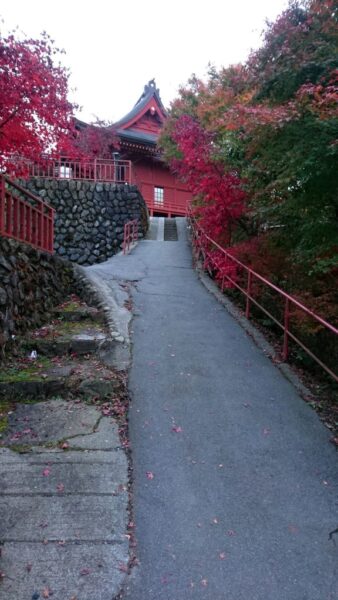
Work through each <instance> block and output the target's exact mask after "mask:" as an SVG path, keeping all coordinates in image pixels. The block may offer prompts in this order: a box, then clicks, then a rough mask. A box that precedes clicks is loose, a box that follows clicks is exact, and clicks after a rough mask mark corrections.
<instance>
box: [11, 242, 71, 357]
mask: <svg viewBox="0 0 338 600" xmlns="http://www.w3.org/2000/svg"><path fill="white" fill-rule="evenodd" d="M73 286H74V275H73V265H72V264H71V263H69V262H67V261H64V260H62V259H61V258H59V257H57V256H55V255H54V256H52V255H51V254H47V253H45V252H41V251H39V250H36V249H35V248H33V247H31V246H28V245H26V244H20V243H19V242H16V241H14V240H11V239H6V238H1V237H0V350H1V348H4V347H5V345H6V344H7V343H8V342H10V341H11V338H12V335H17V334H18V333H21V332H24V331H26V330H28V329H31V328H33V327H37V326H39V325H40V324H42V323H43V322H45V321H46V319H47V318H48V316H49V311H50V310H51V308H53V306H56V305H57V304H59V303H61V302H62V301H63V300H64V299H65V296H66V295H67V294H69V293H71V292H72V291H73ZM0 358H1V357H0Z"/></svg>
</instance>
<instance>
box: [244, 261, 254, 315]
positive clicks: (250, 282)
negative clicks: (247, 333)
mask: <svg viewBox="0 0 338 600" xmlns="http://www.w3.org/2000/svg"><path fill="white" fill-rule="evenodd" d="M251 284H252V272H251V269H249V271H248V285H247V290H246V293H247V297H246V306H245V316H246V318H247V319H248V318H249V317H250V296H251Z"/></svg>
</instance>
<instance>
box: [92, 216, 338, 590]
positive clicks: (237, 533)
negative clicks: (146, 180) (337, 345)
mask: <svg viewBox="0 0 338 600" xmlns="http://www.w3.org/2000/svg"><path fill="white" fill-rule="evenodd" d="M178 223H179V229H180V231H179V241H178V242H159V241H155V240H156V238H155V240H154V241H144V242H142V243H140V244H139V245H138V247H137V248H136V249H135V250H134V251H133V253H132V254H131V255H129V256H128V257H121V258H119V259H118V260H112V261H109V262H108V263H104V264H102V265H98V266H96V267H91V268H90V269H94V270H95V273H96V274H99V276H100V277H102V278H103V280H105V281H106V282H108V283H109V282H110V281H112V279H113V278H114V277H115V278H116V277H117V278H121V279H123V278H125V279H131V280H134V282H135V291H134V294H133V298H134V312H135V318H134V321H133V324H132V330H133V333H132V337H133V362H132V368H131V381H130V386H131V392H132V396H133V400H132V407H131V411H130V435H131V441H132V449H133V461H134V511H135V515H134V517H135V524H136V536H137V540H138V549H137V553H138V557H139V559H140V566H139V567H138V568H135V569H133V575H132V576H131V578H130V580H129V582H128V586H127V589H126V590H125V598H128V599H129V600H186V599H191V598H192V599H194V598H197V599H198V598H201V599H205V600H335V599H337V598H338V577H337V573H338V569H337V566H338V555H337V550H338V540H337V546H335V544H334V543H333V541H332V540H331V541H329V540H328V534H329V532H330V531H332V530H333V529H335V528H336V527H337V526H338V514H337V487H335V483H334V476H335V467H336V454H335V450H334V448H333V447H332V446H331V444H330V443H329V435H328V432H327V430H326V429H325V427H324V426H323V425H322V424H321V423H320V421H319V420H318V417H317V416H316V414H315V413H314V412H313V411H312V410H311V409H310V408H309V407H308V406H307V405H306V404H305V403H304V402H303V401H302V400H301V399H300V397H299V396H298V395H297V393H296V392H295V390H294V388H293V387H292V385H291V384H290V383H289V382H288V381H287V380H286V379H285V378H284V377H283V375H282V374H281V373H280V372H279V371H278V370H277V369H276V368H275V367H274V366H273V364H272V363H271V362H270V361H269V360H268V359H267V358H266V357H265V356H264V355H263V353H262V352H261V350H259V349H258V348H257V347H256V346H255V345H254V343H253V342H252V340H251V339H250V338H249V337H248V336H247V334H246V333H245V332H244V331H243V330H242V328H241V327H240V326H239V325H238V323H237V322H236V321H235V320H234V319H233V318H232V317H230V316H229V315H228V313H227V312H226V310H225V309H224V308H223V307H222V306H220V305H219V304H218V303H217V301H216V300H215V299H214V298H213V297H212V296H211V295H210V294H209V293H208V292H207V291H206V290H205V288H204V287H203V286H202V284H201V283H200V282H199V280H198V278H197V275H196V273H195V272H194V271H193V270H192V268H191V257H190V250H189V247H188V245H187V242H186V239H185V232H184V221H183V220H178ZM336 537H338V536H336Z"/></svg>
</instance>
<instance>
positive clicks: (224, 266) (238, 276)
mask: <svg viewBox="0 0 338 600" xmlns="http://www.w3.org/2000/svg"><path fill="white" fill-rule="evenodd" d="M189 223H190V225H191V229H192V241H193V245H194V249H195V252H196V256H197V258H198V256H202V257H203V261H204V266H205V267H207V268H210V269H211V270H212V271H213V273H214V274H215V276H216V278H217V279H218V280H219V281H220V285H221V289H222V291H224V289H226V288H228V289H229V288H233V289H237V290H239V291H240V292H241V294H243V295H244V296H245V298H246V301H245V316H246V318H247V319H249V318H250V314H251V308H252V306H255V307H256V308H258V309H259V311H261V312H263V313H264V314H265V315H266V316H267V317H268V318H269V319H270V320H271V321H272V322H273V323H274V324H275V325H277V326H278V327H279V328H280V329H281V330H282V331H283V348H282V359H283V360H287V358H288V356H289V341H290V340H292V341H293V342H294V343H295V344H296V345H297V346H299V347H300V348H302V350H303V351H304V352H305V353H306V354H307V355H308V356H310V357H311V358H312V359H313V360H314V361H315V362H316V363H317V364H319V365H320V366H321V367H322V369H324V371H326V373H328V374H329V375H330V376H331V377H332V378H333V379H334V380H335V381H337V382H338V371H335V372H334V371H333V369H331V368H330V367H329V366H328V365H327V364H325V363H324V362H323V360H321V358H319V357H318V356H317V355H316V354H315V353H314V352H313V351H312V350H310V348H308V347H307V346H306V345H305V344H304V343H303V342H302V341H301V340H300V339H299V336H298V335H295V333H294V331H292V329H293V327H292V325H295V326H297V322H298V324H299V322H300V320H301V319H304V318H309V319H311V320H312V321H313V322H314V323H315V324H316V326H317V327H318V328H321V329H322V330H324V331H326V333H327V334H329V335H330V336H337V335H338V329H337V328H336V327H334V326H333V325H331V323H328V322H327V321H326V320H325V319H323V318H322V317H320V316H319V315H317V314H316V313H315V312H313V311H312V310H311V309H310V308H308V307H307V306H305V305H304V304H302V303H301V302H299V300H297V299H296V298H294V297H293V296H290V294H287V293H286V292H284V290H282V289H281V288H279V287H277V286H276V285H274V284H273V283H272V282H271V281H269V280H268V279H266V278H265V277H262V276H261V275H259V273H257V272H256V271H253V270H252V269H251V268H250V267H248V266H247V265H245V264H243V263H242V262H241V261H239V260H238V259H237V258H235V257H234V256H232V255H231V254H230V253H229V252H227V251H226V250H225V249H224V248H222V246H220V245H219V244H218V243H217V242H215V241H214V240H213V239H212V238H210V237H209V236H208V235H207V234H206V233H205V231H204V230H203V228H202V227H201V226H200V225H199V224H198V222H197V221H196V220H195V219H194V217H193V216H192V215H191V214H189ZM258 286H259V287H260V289H265V290H268V291H269V292H273V293H274V296H275V302H276V301H277V300H278V303H279V305H280V307H281V310H280V312H281V314H282V318H281V319H278V318H276V316H275V315H273V314H272V312H271V310H267V308H266V307H265V306H263V305H262V303H261V302H259V295H258V294H257V287H258ZM332 339H334V338H332Z"/></svg>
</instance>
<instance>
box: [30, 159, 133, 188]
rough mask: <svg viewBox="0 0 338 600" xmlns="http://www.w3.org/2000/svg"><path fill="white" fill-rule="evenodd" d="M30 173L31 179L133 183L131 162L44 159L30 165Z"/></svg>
mask: <svg viewBox="0 0 338 600" xmlns="http://www.w3.org/2000/svg"><path fill="white" fill-rule="evenodd" d="M28 171H29V175H30V177H46V178H48V179H75V180H87V181H100V182H101V181H102V182H111V183H128V184H131V183H132V181H133V176H132V166H131V161H130V160H109V159H102V158H100V159H93V160H84V159H78V160H76V159H71V158H64V157H62V158H60V159H54V158H53V159H52V158H42V159H41V160H39V161H37V162H34V163H33V162H31V163H29V164H28Z"/></svg>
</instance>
